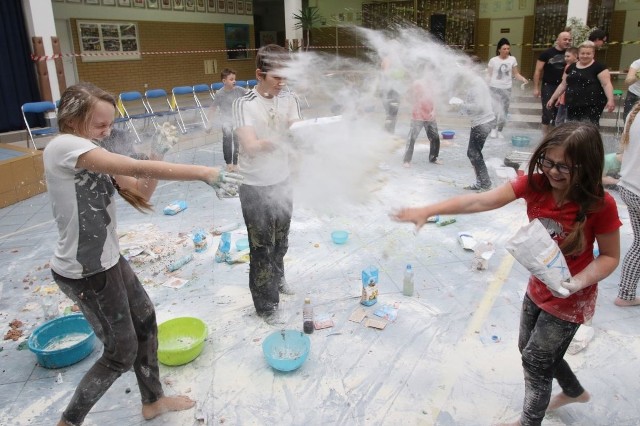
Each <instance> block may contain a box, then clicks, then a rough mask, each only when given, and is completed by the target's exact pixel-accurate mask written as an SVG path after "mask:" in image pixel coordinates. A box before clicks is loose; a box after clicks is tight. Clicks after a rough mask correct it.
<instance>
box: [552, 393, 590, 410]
mask: <svg viewBox="0 0 640 426" xmlns="http://www.w3.org/2000/svg"><path fill="white" fill-rule="evenodd" d="M590 399H591V395H590V394H589V392H587V391H584V392H582V394H581V395H580V396H578V397H575V398H571V397H570V396H568V395H567V394H565V393H564V392H560V393H559V394H557V395H556V396H554V397H552V398H551V401H550V402H549V406H547V411H552V410H555V409H557V408H559V407H562V406H563V405H567V404H573V403H574V402H581V403H585V402H589V400H590Z"/></svg>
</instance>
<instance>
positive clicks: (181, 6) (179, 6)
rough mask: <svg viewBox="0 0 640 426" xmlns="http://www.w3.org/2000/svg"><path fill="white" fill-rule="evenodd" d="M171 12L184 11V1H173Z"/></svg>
mask: <svg viewBox="0 0 640 426" xmlns="http://www.w3.org/2000/svg"><path fill="white" fill-rule="evenodd" d="M173 10H184V1H183V0H173Z"/></svg>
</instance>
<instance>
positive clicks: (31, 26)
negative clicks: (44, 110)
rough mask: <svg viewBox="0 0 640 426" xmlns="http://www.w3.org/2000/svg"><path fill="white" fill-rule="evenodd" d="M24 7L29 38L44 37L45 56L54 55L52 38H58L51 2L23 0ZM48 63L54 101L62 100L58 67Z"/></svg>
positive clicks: (49, 0)
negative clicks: (57, 74)
mask: <svg viewBox="0 0 640 426" xmlns="http://www.w3.org/2000/svg"><path fill="white" fill-rule="evenodd" d="M22 6H23V8H24V14H25V19H26V25H27V31H28V32H29V37H42V42H43V44H44V50H45V55H47V56H51V55H53V47H52V46H51V37H53V36H56V25H55V20H54V18H53V7H52V5H51V0H22ZM32 50H33V48H32ZM46 63H47V71H48V72H47V75H48V78H49V85H50V86H51V96H52V98H53V99H52V100H53V101H56V100H58V99H60V89H59V88H58V78H57V77H56V66H55V63H54V62H53V61H52V60H51V61H46Z"/></svg>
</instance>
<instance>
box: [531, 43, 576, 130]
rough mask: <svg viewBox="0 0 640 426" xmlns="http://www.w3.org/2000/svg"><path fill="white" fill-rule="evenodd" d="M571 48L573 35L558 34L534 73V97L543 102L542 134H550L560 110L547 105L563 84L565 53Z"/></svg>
mask: <svg viewBox="0 0 640 426" xmlns="http://www.w3.org/2000/svg"><path fill="white" fill-rule="evenodd" d="M570 46H571V33H569V32H567V31H563V32H561V33H560V34H558V38H557V39H556V42H555V44H554V45H553V47H551V48H549V49H547V50H545V51H544V52H542V53H541V54H540V56H539V57H538V60H537V62H536V70H535V72H534V73H533V96H535V97H536V98H537V97H540V98H541V101H542V133H543V134H545V135H546V134H547V133H548V132H549V125H551V124H555V118H556V114H557V113H558V109H557V108H556V106H555V105H554V106H553V107H552V108H551V109H549V108H547V103H548V102H549V99H550V98H551V96H553V93H554V92H555V91H556V89H557V88H558V85H560V83H561V82H562V73H563V71H564V66H565V62H564V52H565V50H567V49H568V48H569V47H570Z"/></svg>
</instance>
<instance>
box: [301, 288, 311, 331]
mask: <svg viewBox="0 0 640 426" xmlns="http://www.w3.org/2000/svg"><path fill="white" fill-rule="evenodd" d="M302 330H303V331H304V332H305V333H307V334H311V333H313V306H311V299H309V298H308V297H307V298H306V299H304V305H303V306H302Z"/></svg>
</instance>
